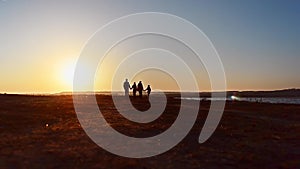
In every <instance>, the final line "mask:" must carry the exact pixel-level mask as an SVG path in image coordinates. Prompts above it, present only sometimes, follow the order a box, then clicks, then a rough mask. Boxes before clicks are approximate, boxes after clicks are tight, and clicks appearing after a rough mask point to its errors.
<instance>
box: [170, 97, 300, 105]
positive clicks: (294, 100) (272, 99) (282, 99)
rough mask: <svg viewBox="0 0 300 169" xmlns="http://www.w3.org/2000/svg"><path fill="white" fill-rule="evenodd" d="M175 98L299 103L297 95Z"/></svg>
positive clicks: (299, 99) (185, 98)
mask: <svg viewBox="0 0 300 169" xmlns="http://www.w3.org/2000/svg"><path fill="white" fill-rule="evenodd" d="M176 99H184V100H198V101H200V100H211V101H247V102H259V103H274V104H279V103H283V104H300V98H298V97H295V98H294V97H286V98H285V97H226V98H199V97H181V98H176Z"/></svg>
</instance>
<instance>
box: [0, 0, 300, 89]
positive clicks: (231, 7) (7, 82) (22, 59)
mask: <svg viewBox="0 0 300 169" xmlns="http://www.w3.org/2000/svg"><path fill="white" fill-rule="evenodd" d="M299 11H300V2H299V1H293V0H287V1H284V0H264V1H260V0H251V1H250V0H249V1H238V0H218V1H217V0H211V1H193V0H187V1H181V0H172V1H171V0H165V1H159V0H151V1H145V0H142V1H141V0H135V1H134V0H122V1H121V0H119V1H117V0H111V1H96V0H88V1H84V0H64V1H61V0H51V1H39V0H28V1H22V0H2V1H0V23H1V26H0V37H1V38H0V58H1V62H0V79H1V81H0V93H58V92H63V91H71V90H72V80H73V72H74V68H75V65H76V62H77V59H78V57H79V56H80V53H81V50H82V49H83V47H84V45H85V44H86V42H87V40H88V39H89V38H90V37H91V36H92V35H93V34H94V33H95V32H96V31H97V30H98V29H99V28H100V27H102V26H104V25H105V24H107V23H109V22H110V21H112V20H114V19H117V18H120V17H122V16H125V15H129V14H133V13H139V12H162V13H169V14H173V15H176V16H179V17H181V18H184V19H186V20H188V21H189V22H191V23H193V24H194V25H196V26H197V27H198V28H199V29H201V30H202V31H203V32H204V33H205V34H206V36H207V37H208V38H209V39H210V41H211V42H212V44H213V45H214V47H215V48H216V50H217V52H218V54H219V56H220V58H221V60H222V63H223V66H224V70H225V74H226V81H227V90H240V91H243V90H275V89H284V88H300V78H299V72H300V66H299V63H300V20H299V18H300V12H299ZM128 44H131V45H134V44H135V43H134V41H133V42H132V43H128ZM128 44H127V46H128ZM124 46H125V47H126V45H124ZM124 46H123V48H122V47H121V48H122V49H123V50H126V49H124ZM122 49H120V51H119V53H122ZM117 53H118V52H117ZM146 55H147V54H146ZM107 57H108V60H109V59H110V58H109V56H107ZM136 57H143V56H136ZM136 62H137V63H136V64H138V62H139V61H136ZM112 64H114V65H118V64H119V63H112ZM132 65H135V63H132ZM103 67H110V70H109V71H107V72H113V71H114V70H112V67H114V66H111V65H103ZM133 67H134V66H133ZM175 67H176V66H175ZM101 69H102V68H101V66H100V67H99V72H100V73H99V74H96V75H95V90H99V91H100V90H110V89H111V86H112V85H111V83H112V81H110V80H109V79H111V77H110V74H109V73H106V72H104V73H103V71H102V74H101V71H100V70H101ZM129 69H130V68H129ZM200 69H201V72H200V73H198V74H197V75H196V77H199V79H197V80H198V83H199V84H200V86H201V88H200V87H199V90H203V91H207V90H210V84H209V82H208V81H209V79H207V75H205V70H202V68H200ZM202 71H203V72H204V73H203V72H202ZM178 74H180V72H179V73H178ZM120 78H122V79H123V78H124V79H125V77H120ZM138 80H143V82H144V84H145V85H146V84H152V86H153V88H154V89H161V90H178V86H177V85H176V80H177V81H182V80H184V77H180V78H179V79H175V80H174V77H172V76H170V75H168V74H167V73H166V72H161V71H157V70H152V72H151V71H141V72H139V73H138V74H136V76H135V78H134V79H130V82H131V83H132V82H133V81H138ZM121 88H122V85H121V84H120V86H119V89H121ZM117 89H118V87H117Z"/></svg>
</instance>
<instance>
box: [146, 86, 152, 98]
mask: <svg viewBox="0 0 300 169" xmlns="http://www.w3.org/2000/svg"><path fill="white" fill-rule="evenodd" d="M145 91H147V94H148V97H149V95H150V93H151V87H150V85H148V87H147V88H146V89H145Z"/></svg>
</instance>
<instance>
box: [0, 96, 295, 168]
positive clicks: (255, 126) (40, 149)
mask: <svg viewBox="0 0 300 169" xmlns="http://www.w3.org/2000/svg"><path fill="white" fill-rule="evenodd" d="M97 99H98V103H99V107H100V109H101V110H102V113H103V115H104V117H105V119H106V120H107V121H108V122H109V123H110V124H111V126H112V127H114V128H115V129H116V130H118V131H120V132H121V133H124V134H126V135H129V136H133V137H149V136H154V135H156V134H159V133H162V132H163V131H165V130H166V129H168V128H169V127H170V126H171V125H172V123H173V122H174V121H175V119H176V117H177V115H178V110H179V107H180V100H178V99H174V95H169V96H168V104H167V107H166V110H165V112H164V114H163V115H162V116H160V117H159V118H158V119H157V120H155V121H154V122H151V123H148V124H142V125H141V124H137V123H133V122H130V121H128V120H127V119H125V118H123V117H122V116H121V115H120V114H119V113H118V112H117V110H116V109H115V108H114V104H113V102H112V98H111V96H107V95H99V96H97ZM132 104H133V105H134V106H135V107H136V108H137V109H139V110H146V109H148V108H149V107H150V104H149V103H148V101H147V99H146V98H144V99H140V100H138V99H132ZM209 107H210V102H209V101H204V102H201V106H200V110H199V115H198V118H197V121H196V123H195V125H194V127H193V128H192V130H191V131H190V133H189V134H188V135H187V137H185V139H184V140H182V141H181V142H180V143H179V144H178V145H177V146H175V147H174V148H173V149H171V150H169V151H167V152H165V153H163V154H161V155H158V156H154V157H149V158H144V159H130V158H125V157H120V156H117V155H113V154H111V153H109V152H107V151H106V150H104V149H102V148H100V147H99V146H98V145H96V144H95V143H94V142H93V141H92V140H91V139H90V138H89V137H88V136H87V135H86V134H85V132H84V130H83V129H82V128H81V125H80V124H79V122H78V119H77V116H76V113H75V111H74V106H73V100H72V96H21V95H0V168H1V169H7V168H8V169H15V168H30V169H35V168H37V169H40V168H88V169H90V168H121V169H135V168H143V169H152V168H155V169H160V168H161V169H168V168H170V169H174V168H175V169H176V168H178V169H179V168H185V169H190V168H203V169H218V168H225V169H226V168H228V169H229V168H243V169H247V168H249V169H250V168H251V169H252V168H280V169H281V168H287V169H296V168H300V160H299V159H300V105H287V104H267V103H249V102H227V103H226V107H225V111H224V114H223V117H222V120H221V122H220V124H219V126H218V128H217V130H216V131H215V133H214V134H213V135H212V137H211V138H210V139H209V140H208V141H206V142H205V143H203V144H199V143H198V137H199V134H200V131H201V128H202V127H203V124H204V121H205V119H206V116H207V113H208V110H209Z"/></svg>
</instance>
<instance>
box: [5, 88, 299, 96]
mask: <svg viewBox="0 0 300 169" xmlns="http://www.w3.org/2000/svg"><path fill="white" fill-rule="evenodd" d="M112 93H114V94H117V95H118V94H119V95H122V94H123V91H113V92H111V91H99V92H98V91H96V92H75V94H78V95H94V94H96V95H111V94H112ZM152 93H153V94H156V93H157V92H155V91H153V92H152ZM164 93H165V94H167V95H180V93H181V92H177V91H165V92H164ZM182 93H185V94H189V93H191V94H197V93H198V94H199V95H200V96H201V97H203V98H209V97H211V94H212V93H222V92H182ZM73 94H74V93H73V92H60V93H54V94H48V93H31V94H30V93H28V94H17V93H12V94H10V93H0V95H10V96H63V95H73ZM226 95H227V97H230V96H237V97H261V98H270V97H285V98H293V97H300V89H283V90H273V91H226Z"/></svg>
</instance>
